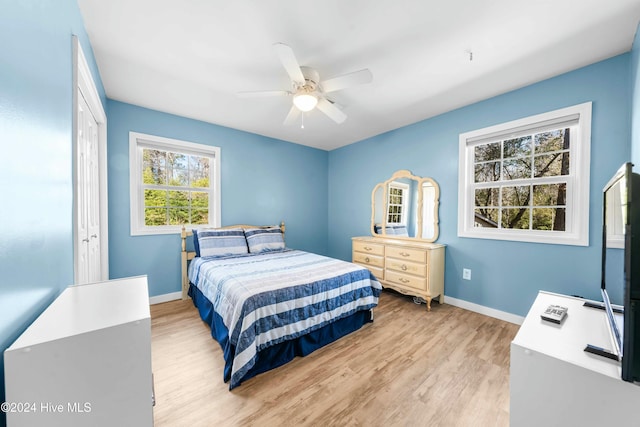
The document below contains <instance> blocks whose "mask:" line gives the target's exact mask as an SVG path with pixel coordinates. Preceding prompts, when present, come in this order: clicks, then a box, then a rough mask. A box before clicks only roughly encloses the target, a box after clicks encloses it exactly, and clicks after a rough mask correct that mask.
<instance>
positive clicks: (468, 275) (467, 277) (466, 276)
mask: <svg viewBox="0 0 640 427" xmlns="http://www.w3.org/2000/svg"><path fill="white" fill-rule="evenodd" d="M462 278H463V279H464V280H471V269H470V268H463V269H462Z"/></svg>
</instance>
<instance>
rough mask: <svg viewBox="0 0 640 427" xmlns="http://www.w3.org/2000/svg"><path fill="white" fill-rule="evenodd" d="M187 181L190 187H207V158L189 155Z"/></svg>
mask: <svg viewBox="0 0 640 427" xmlns="http://www.w3.org/2000/svg"><path fill="white" fill-rule="evenodd" d="M189 183H190V185H191V187H209V159H208V158H207V157H200V156H189Z"/></svg>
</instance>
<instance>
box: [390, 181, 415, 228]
mask: <svg viewBox="0 0 640 427" xmlns="http://www.w3.org/2000/svg"><path fill="white" fill-rule="evenodd" d="M392 188H395V189H396V190H400V191H402V195H401V197H402V204H401V205H399V206H400V209H401V212H400V222H389V221H388V220H389V215H393V214H392V213H390V212H389V209H390V208H391V206H396V205H392V204H391V202H390V201H388V202H387V222H386V223H387V224H391V225H404V226H406V225H407V207H408V198H409V197H410V196H409V184H405V183H402V182H397V181H393V182H390V183H389V189H392ZM389 197H391V191H389Z"/></svg>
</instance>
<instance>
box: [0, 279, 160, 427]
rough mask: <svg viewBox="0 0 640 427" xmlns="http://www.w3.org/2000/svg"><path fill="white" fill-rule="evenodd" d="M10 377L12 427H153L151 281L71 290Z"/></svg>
mask: <svg viewBox="0 0 640 427" xmlns="http://www.w3.org/2000/svg"><path fill="white" fill-rule="evenodd" d="M4 370H5V388H6V400H7V402H8V405H9V406H8V407H7V411H6V412H7V425H8V427H17V426H47V427H52V426H93V427H97V426H105V427H106V426H109V427H111V426H136V427H144V426H152V425H153V406H152V399H153V396H152V395H153V384H152V382H153V381H152V374H151V318H150V314H149V294H148V290H147V277H146V276H140V277H133V278H127V279H120V280H111V281H105V282H99V283H93V284H88V285H79V286H70V287H68V288H67V289H65V290H64V291H63V292H62V293H61V294H60V296H59V297H58V298H56V299H55V300H54V301H53V303H52V304H51V305H50V306H49V307H48V308H47V309H46V310H45V311H44V312H43V313H42V314H41V315H40V316H39V317H38V318H37V319H36V320H35V321H34V322H33V323H32V324H31V325H30V326H29V327H28V328H27V330H26V331H24V333H23V334H22V335H21V336H20V337H19V338H18V339H17V340H16V341H15V342H14V343H13V344H12V345H11V346H10V347H9V348H8V349H6V350H5V352H4Z"/></svg>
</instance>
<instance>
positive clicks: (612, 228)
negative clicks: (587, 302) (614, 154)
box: [601, 163, 640, 381]
mask: <svg viewBox="0 0 640 427" xmlns="http://www.w3.org/2000/svg"><path fill="white" fill-rule="evenodd" d="M632 167H633V165H632V164H631V163H625V164H624V165H622V167H621V168H620V169H619V170H618V171H617V172H616V174H615V175H614V176H613V177H612V178H611V180H610V181H609V182H608V183H607V185H606V186H605V187H604V189H603V196H604V198H603V227H602V229H603V233H602V281H601V291H602V298H603V301H604V306H605V310H606V313H607V321H608V323H609V327H610V330H611V334H612V337H613V341H614V345H615V352H616V354H617V355H618V358H619V360H621V361H622V379H624V380H625V381H640V348H639V349H636V347H638V346H640V271H635V270H637V269H638V267H639V266H640V260H639V259H637V258H638V255H639V254H640V251H639V249H638V248H639V245H640V236H638V235H637V234H638V233H640V175H637V174H634V173H633V170H632ZM610 298H611V300H613V302H616V303H618V304H620V305H622V306H623V309H624V314H623V315H617V314H616V313H614V310H613V309H612V305H611V301H610Z"/></svg>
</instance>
